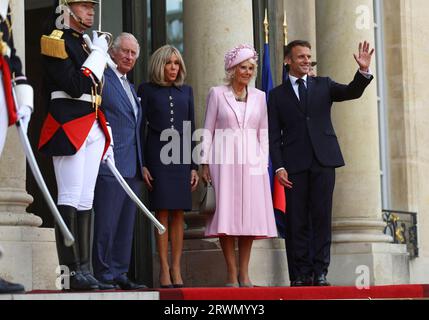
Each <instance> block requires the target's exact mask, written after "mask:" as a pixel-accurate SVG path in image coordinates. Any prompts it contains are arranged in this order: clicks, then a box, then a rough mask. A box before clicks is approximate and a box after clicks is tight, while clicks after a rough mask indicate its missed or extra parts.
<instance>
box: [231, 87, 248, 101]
mask: <svg viewBox="0 0 429 320" xmlns="http://www.w3.org/2000/svg"><path fill="white" fill-rule="evenodd" d="M232 92H233V94H234V97H235V100H237V101H239V102H246V100H247V88H245V89H244V90H243V93H241V94H240V95H238V94H237V93H236V92H235V90H234V88H232Z"/></svg>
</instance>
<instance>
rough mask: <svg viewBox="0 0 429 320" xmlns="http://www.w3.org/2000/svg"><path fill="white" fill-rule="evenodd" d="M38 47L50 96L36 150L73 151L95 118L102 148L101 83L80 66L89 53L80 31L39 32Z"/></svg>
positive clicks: (60, 153)
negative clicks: (100, 135)
mask: <svg viewBox="0 0 429 320" xmlns="http://www.w3.org/2000/svg"><path fill="white" fill-rule="evenodd" d="M41 47H42V56H43V63H44V70H45V72H46V85H47V88H48V91H49V94H50V95H51V96H50V97H48V98H49V99H50V103H49V108H48V115H47V117H46V120H45V122H44V124H43V127H42V133H41V136H40V141H39V150H40V151H41V152H42V153H43V154H45V155H48V156H70V155H74V154H76V153H77V151H78V150H79V149H80V148H81V146H82V145H83V143H84V142H85V140H86V138H87V136H88V134H89V132H90V131H91V128H92V125H93V124H94V121H95V120H96V119H98V121H99V123H100V125H101V128H102V130H103V132H104V134H105V136H106V144H105V148H104V152H106V151H107V148H108V147H109V145H110V136H109V133H108V130H107V125H106V119H105V116H104V114H103V112H102V111H101V110H100V109H99V106H100V104H101V97H100V96H101V90H102V83H101V81H99V80H98V79H96V78H95V77H94V76H92V75H91V73H90V72H89V70H84V69H83V68H82V65H83V64H84V62H85V60H86V59H87V58H88V56H89V53H90V51H89V49H88V48H87V45H86V43H85V41H84V40H83V37H82V34H80V33H78V32H76V31H74V30H72V29H64V30H54V31H53V32H52V34H51V35H50V36H42V39H41Z"/></svg>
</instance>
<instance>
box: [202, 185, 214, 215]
mask: <svg viewBox="0 0 429 320" xmlns="http://www.w3.org/2000/svg"><path fill="white" fill-rule="evenodd" d="M215 211H216V192H215V189H214V187H213V185H212V184H211V182H209V183H208V184H207V186H206V187H205V190H204V192H203V195H202V198H201V201H200V214H205V215H212V214H214V213H215Z"/></svg>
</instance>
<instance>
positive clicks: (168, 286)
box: [159, 284, 174, 289]
mask: <svg viewBox="0 0 429 320" xmlns="http://www.w3.org/2000/svg"><path fill="white" fill-rule="evenodd" d="M159 287H160V288H161V289H173V288H174V286H173V285H172V284H167V285H162V284H161V285H160V286H159Z"/></svg>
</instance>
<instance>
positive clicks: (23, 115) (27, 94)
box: [14, 84, 34, 134]
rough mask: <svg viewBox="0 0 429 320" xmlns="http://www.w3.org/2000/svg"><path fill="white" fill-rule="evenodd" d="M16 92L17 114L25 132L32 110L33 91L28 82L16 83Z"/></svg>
mask: <svg viewBox="0 0 429 320" xmlns="http://www.w3.org/2000/svg"><path fill="white" fill-rule="evenodd" d="M14 90H15V93H16V100H17V103H18V106H17V109H18V110H17V116H18V119H19V120H21V124H22V128H23V129H24V132H25V133H26V134H27V129H28V123H29V122H30V118H31V113H32V112H33V101H34V92H33V88H32V87H31V86H30V85H29V84H18V85H16V86H15V87H14Z"/></svg>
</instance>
